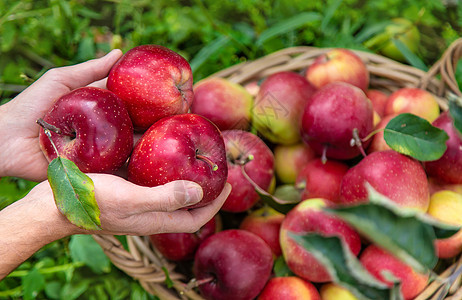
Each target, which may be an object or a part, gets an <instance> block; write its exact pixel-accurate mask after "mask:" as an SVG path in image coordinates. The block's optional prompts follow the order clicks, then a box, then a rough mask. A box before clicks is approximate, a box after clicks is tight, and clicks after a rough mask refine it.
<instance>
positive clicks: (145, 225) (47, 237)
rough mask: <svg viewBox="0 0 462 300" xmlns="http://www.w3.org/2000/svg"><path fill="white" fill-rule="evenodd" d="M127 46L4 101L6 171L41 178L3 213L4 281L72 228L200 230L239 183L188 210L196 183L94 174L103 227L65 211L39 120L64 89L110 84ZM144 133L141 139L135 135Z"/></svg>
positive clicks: (52, 74)
mask: <svg viewBox="0 0 462 300" xmlns="http://www.w3.org/2000/svg"><path fill="white" fill-rule="evenodd" d="M121 55H122V52H121V51H120V50H113V51H111V52H110V53H108V54H107V55H106V56H104V57H102V58H99V59H94V60H90V61H87V62H84V63H81V64H77V65H73V66H68V67H62V68H56V69H52V70H50V71H48V72H46V73H45V74H44V75H43V76H42V77H41V78H40V79H38V80H37V81H36V82H35V83H34V84H32V85H31V86H29V87H28V88H27V89H26V90H24V91H23V92H22V93H21V94H19V95H18V96H16V97H15V98H14V99H12V100H11V101H10V102H8V103H6V104H4V105H1V106H0V149H1V150H0V177H1V176H15V177H21V178H24V179H28V180H32V181H37V182H40V181H42V182H41V183H39V184H38V185H37V186H35V187H34V188H33V189H32V190H31V191H30V192H29V193H28V194H27V195H26V196H25V197H24V198H23V199H21V200H18V201H16V202H15V203H13V204H11V205H10V206H8V207H6V208H4V209H3V210H1V211H0V280H1V279H2V278H4V277H5V276H6V275H7V274H9V273H10V272H11V271H12V270H14V269H15V268H16V267H17V266H18V265H19V264H21V263H22V262H23V261H25V260H26V259H27V258H29V257H30V256H31V255H32V254H34V253H35V252H36V251H37V250H39V249H40V248H41V247H43V246H45V245H46V244H48V243H50V242H52V241H55V240H58V239H60V238H63V237H65V236H69V235H72V234H95V233H97V234H112V235H113V234H117V235H150V234H154V233H163V232H195V231H197V230H198V229H199V228H200V227H202V226H203V225H204V224H205V223H206V222H208V221H209V220H210V219H211V218H212V217H213V216H214V215H215V214H216V213H217V212H218V211H219V209H220V208H221V206H222V205H223V203H224V201H225V200H226V198H227V197H228V195H229V193H230V191H231V186H230V185H229V184H228V183H227V184H226V185H225V188H224V189H223V191H222V193H221V194H220V196H219V197H218V198H217V199H215V200H214V201H212V202H211V203H209V204H207V205H206V206H204V207H200V208H195V209H185V207H187V206H189V205H192V204H195V203H197V202H199V201H200V200H201V199H202V196H203V193H202V188H201V187H200V186H199V185H198V184H196V183H194V182H191V181H182V180H178V181H173V182H170V183H167V184H165V185H162V186H157V187H143V186H139V185H135V184H133V183H131V182H128V181H127V180H125V179H124V178H122V177H120V176H116V175H109V174H87V175H88V176H90V178H91V179H92V180H93V182H94V185H95V197H96V201H97V203H98V206H99V208H100V211H101V215H100V219H101V226H102V230H101V231H87V230H83V229H81V228H78V227H76V226H74V225H73V224H71V223H70V222H69V221H68V220H67V219H66V218H65V217H64V216H63V215H62V214H61V213H60V212H59V210H58V208H57V207H56V204H55V202H54V198H53V193H52V191H51V188H50V186H49V183H48V181H44V180H46V178H47V176H46V172H47V167H48V161H47V159H46V158H45V156H44V155H43V153H42V151H41V149H40V147H39V141H38V137H39V126H38V125H37V124H36V120H37V119H38V118H41V117H43V115H44V114H45V113H46V112H47V111H48V109H49V108H50V107H51V106H52V104H53V103H54V101H56V100H57V99H58V98H59V97H61V96H62V95H64V94H66V93H68V92H70V91H71V90H73V89H76V88H79V87H82V86H87V85H92V86H97V87H102V88H103V87H105V82H106V76H107V74H108V73H109V70H110V69H111V67H112V65H113V64H114V63H115V62H116V61H117V60H118V59H119V58H120V57H121ZM135 138H136V137H135Z"/></svg>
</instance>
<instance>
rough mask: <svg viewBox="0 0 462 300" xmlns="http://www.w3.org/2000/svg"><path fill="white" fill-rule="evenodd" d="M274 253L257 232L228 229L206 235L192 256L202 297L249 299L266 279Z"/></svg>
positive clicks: (262, 285) (253, 296) (259, 289)
mask: <svg viewBox="0 0 462 300" xmlns="http://www.w3.org/2000/svg"><path fill="white" fill-rule="evenodd" d="M272 267H273V254H272V252H271V249H270V248H269V246H268V245H267V244H266V243H265V242H264V241H263V240H262V239H261V238H260V237H258V236H257V235H255V234H253V233H251V232H249V231H246V230H240V229H228V230H224V231H221V232H218V233H215V234H214V235H212V236H210V237H209V238H207V239H206V240H205V241H203V242H202V243H201V245H200V246H199V248H198V249H197V251H196V255H195V257H194V268H193V271H194V276H195V278H196V280H197V281H202V282H205V283H202V284H201V285H199V290H200V292H201V295H202V296H203V297H204V298H205V299H213V300H215V299H222V300H227V299H230V300H252V299H254V298H255V297H256V296H257V295H258V294H259V293H260V292H261V291H262V289H263V287H264V286H265V284H266V282H267V281H268V280H269V277H270V275H271V270H272Z"/></svg>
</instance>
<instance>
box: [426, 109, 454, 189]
mask: <svg viewBox="0 0 462 300" xmlns="http://www.w3.org/2000/svg"><path fill="white" fill-rule="evenodd" d="M432 125H433V126H436V127H438V128H440V129H442V130H444V131H445V132H446V133H447V134H448V136H449V139H448V140H447V141H446V146H447V149H446V151H445V152H444V154H443V156H442V157H440V158H439V159H437V160H434V161H427V162H425V164H424V166H425V170H426V171H427V174H428V175H429V176H432V177H435V178H438V179H439V180H441V181H444V182H446V183H456V184H458V183H462V135H461V134H460V133H459V131H458V130H457V129H456V128H455V127H454V124H453V120H452V117H451V115H450V113H449V112H448V111H446V112H444V113H442V114H441V115H440V116H439V117H438V118H437V119H436V120H435V121H434V122H433V123H432Z"/></svg>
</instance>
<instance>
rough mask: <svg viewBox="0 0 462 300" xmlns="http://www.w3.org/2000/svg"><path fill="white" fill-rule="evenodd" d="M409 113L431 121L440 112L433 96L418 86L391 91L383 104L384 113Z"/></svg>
mask: <svg viewBox="0 0 462 300" xmlns="http://www.w3.org/2000/svg"><path fill="white" fill-rule="evenodd" d="M401 113H411V114H414V115H416V116H419V117H421V118H423V119H426V120H427V121H428V122H430V123H431V122H433V121H434V120H435V119H436V118H437V117H438V116H439V114H440V107H439V105H438V102H437V101H436V98H435V96H433V95H432V94H431V93H430V92H427V91H426V90H423V89H419V88H401V89H399V90H397V91H395V92H393V93H392V94H391V95H390V96H389V97H388V100H387V103H386V105H385V115H390V114H401Z"/></svg>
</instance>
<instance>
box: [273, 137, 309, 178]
mask: <svg viewBox="0 0 462 300" xmlns="http://www.w3.org/2000/svg"><path fill="white" fill-rule="evenodd" d="M273 153H274V163H275V164H274V167H275V172H276V175H277V177H278V179H279V180H280V181H281V182H282V183H286V184H290V183H295V180H296V179H297V175H298V173H299V172H300V170H301V169H302V168H303V166H305V165H306V164H307V163H308V162H309V161H310V160H312V159H314V158H316V157H317V155H316V153H315V152H314V150H313V149H311V148H310V147H309V146H308V145H306V144H305V143H296V144H293V145H276V146H275V147H274V152H273Z"/></svg>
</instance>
